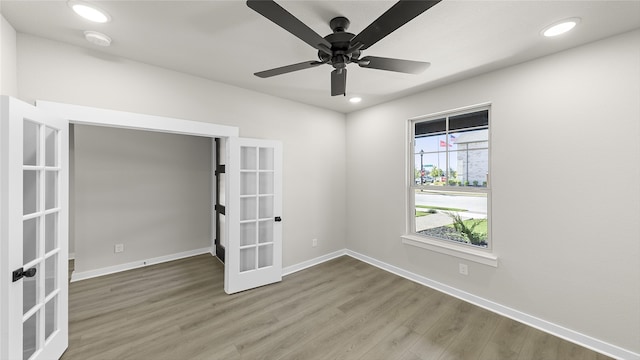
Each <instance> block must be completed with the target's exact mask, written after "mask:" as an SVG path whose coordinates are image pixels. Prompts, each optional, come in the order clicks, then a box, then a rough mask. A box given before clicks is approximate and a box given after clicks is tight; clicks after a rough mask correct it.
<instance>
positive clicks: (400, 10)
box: [247, 0, 441, 96]
mask: <svg viewBox="0 0 640 360" xmlns="http://www.w3.org/2000/svg"><path fill="white" fill-rule="evenodd" d="M440 1H441V0H434V1H415V0H400V1H398V2H397V3H396V4H394V5H393V6H392V7H391V8H390V9H389V10H387V11H386V12H385V13H384V14H382V15H381V16H380V17H379V18H378V19H376V20H375V21H374V22H373V23H371V24H370V25H369V26H367V27H366V28H365V29H364V30H362V32H360V33H359V34H358V35H355V34H352V33H349V32H347V29H348V28H349V25H350V21H349V19H347V18H346V17H343V16H338V17H335V18H333V19H331V21H330V22H329V27H330V28H331V30H332V31H333V33H332V34H329V35H327V36H325V37H321V36H320V35H318V34H317V33H316V32H315V31H313V30H312V29H311V28H309V27H308V26H307V25H305V24H304V23H303V22H302V21H300V20H299V19H298V18H296V17H295V16H293V15H292V14H291V13H289V12H288V11H287V10H285V9H284V8H282V7H281V6H280V5H278V4H277V3H276V2H275V1H273V0H248V1H247V6H249V7H250V8H251V9H253V10H254V11H256V12H257V13H259V14H260V15H262V16H264V17H266V18H267V19H269V20H271V21H272V22H273V23H275V24H276V25H278V26H280V27H282V28H283V29H285V30H287V31H288V32H290V33H291V34H293V35H295V36H296V37H298V38H299V39H300V40H302V41H304V42H306V43H307V44H309V45H310V46H312V47H313V48H315V49H316V50H318V60H312V61H305V62H301V63H297V64H292V65H287V66H282V67H279V68H275V69H270V70H265V71H260V72H257V73H255V74H254V75H256V76H258V77H261V78H267V77H271V76H276V75H282V74H286V73H290V72H293V71H298V70H304V69H309V68H313V67H316V66H320V65H324V64H328V65H331V66H332V67H333V68H334V70H333V71H332V72H331V96H336V95H343V96H346V87H347V65H348V64H351V63H355V64H357V65H358V66H360V67H362V68H367V69H377V70H386V71H395V72H401V73H407V74H420V73H422V72H423V71H424V70H426V69H427V68H428V67H429V65H430V63H428V62H421V61H413V60H401V59H394V58H383V57H378V56H365V57H360V56H361V55H362V51H363V50H366V49H368V48H369V47H370V46H372V45H373V44H375V43H376V42H378V41H380V40H381V39H383V38H384V37H385V36H387V35H389V34H391V33H392V32H394V31H395V30H397V29H398V28H399V27H401V26H402V25H404V24H406V23H408V22H409V21H411V20H412V19H414V18H415V17H416V16H418V15H420V14H422V13H423V12H425V11H427V10H429V9H430V8H431V7H433V6H434V5H436V4H437V3H439V2H440Z"/></svg>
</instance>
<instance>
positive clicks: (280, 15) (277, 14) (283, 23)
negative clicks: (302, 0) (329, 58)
mask: <svg viewBox="0 0 640 360" xmlns="http://www.w3.org/2000/svg"><path fill="white" fill-rule="evenodd" d="M247 6H249V7H250V8H251V9H253V10H255V11H256V12H257V13H259V14H260V15H262V16H264V17H266V18H267V19H269V20H271V21H273V22H274V23H275V24H276V25H278V26H280V27H282V28H283V29H285V30H287V31H288V32H290V33H292V34H293V35H295V36H296V37H298V38H299V39H300V40H302V41H304V42H306V43H307V44H309V45H311V46H313V47H314V48H316V49H318V50H321V51H323V52H327V53H328V54H329V55H331V43H330V42H328V41H327V40H325V39H324V38H323V37H322V36H320V35H318V33H316V32H315V31H313V30H311V28H309V27H308V26H307V25H305V24H304V23H303V22H302V21H300V20H298V18H296V17H295V16H293V15H291V13H290V12H288V11H287V10H285V9H284V8H282V6H280V5H278V4H277V3H276V2H274V1H273V0H247Z"/></svg>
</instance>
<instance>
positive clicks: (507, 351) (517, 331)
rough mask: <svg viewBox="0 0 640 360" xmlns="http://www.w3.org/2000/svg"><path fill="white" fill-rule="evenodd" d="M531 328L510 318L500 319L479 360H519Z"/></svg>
mask: <svg viewBox="0 0 640 360" xmlns="http://www.w3.org/2000/svg"><path fill="white" fill-rule="evenodd" d="M528 330H529V327H527V326H526V325H524V324H522V323H519V322H517V321H515V320H511V319H508V318H505V317H503V318H500V319H499V320H498V326H497V327H496V330H495V331H494V332H493V334H492V335H491V339H490V340H489V342H487V345H486V346H485V347H484V349H483V350H482V353H480V357H479V360H495V359H504V360H512V359H517V358H518V355H519V354H520V350H521V349H522V346H523V344H524V341H525V339H526V336H527V332H528Z"/></svg>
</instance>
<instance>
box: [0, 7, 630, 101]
mask: <svg viewBox="0 0 640 360" xmlns="http://www.w3.org/2000/svg"><path fill="white" fill-rule="evenodd" d="M90 2H92V3H94V4H96V5H98V6H99V7H100V8H102V9H104V10H106V11H107V12H108V13H109V14H110V15H111V17H112V21H111V22H109V23H106V24H95V23H91V22H88V21H86V20H84V19H81V18H79V17H78V16H77V15H75V13H73V12H72V11H71V9H70V8H69V7H68V6H67V3H66V1H59V0H57V1H52V0H48V1H24V0H19V1H14V0H1V1H0V6H1V7H0V11H1V12H2V14H3V16H4V17H5V18H6V19H7V20H8V21H9V23H10V24H12V25H13V27H14V28H15V29H16V31H18V32H20V33H27V34H32V35H36V36H40V37H43V38H47V39H52V40H56V41H61V42H64V43H69V44H73V45H77V46H82V47H86V48H92V49H94V50H97V51H102V52H105V53H108V54H111V55H117V56H121V57H125V58H129V59H133V60H137V61H141V62H144V63H148V64H152V65H157V66H161V67H164V68H168V69H173V70H177V71H180V72H184V73H188V74H192V75H196V76H200V77H203V78H207V79H211V80H215V81H219V82H223V83H226V84H231V85H235V86H239V87H242V88H246V89H252V90H255V91H259V92H263V93H267V94H271V95H274V96H279V97H283V98H287V99H291V100H295V101H299V102H303V103H307V104H311V105H316V106H319V107H323V108H327V109H332V110H336V111H340V112H345V113H346V112H350V111H353V110H356V109H361V108H364V107H368V106H371V105H374V104H378V103H381V102H385V101H389V100H392V99H395V98H398V97H402V96H406V95H408V94H412V93H416V92H419V91H423V90H425V89H428V88H432V87H435V86H439V85H443V84H445V83H448V82H453V81H457V80H460V79H463V78H465V77H470V76H474V75H477V74H481V73H484V72H487V71H491V70H494V69H497V68H501V67H505V66H509V65H513V64H517V63H521V62H523V61H527V60H530V59H534V58H537V57H541V56H544V55H547V54H551V53H554V52H558V51H561V50H564V49H568V48H572V47H575V46H578V45H581V44H585V43H588V42H592V41H595V40H599V39H602V38H605V37H608V36H612V35H615V34H619V33H623V32H627V31H630V30H633V29H637V28H640V0H627V1H593V0H588V1H575V0H574V1H518V0H513V1H480V0H476V1H460V0H444V1H442V2H441V3H439V4H438V5H436V6H434V7H433V8H431V9H430V10H428V11H427V12H425V13H423V14H422V15H420V16H418V17H417V18H415V19H414V20H412V21H411V22H409V23H408V24H406V25H405V26H403V27H401V28H400V29H398V30H397V31H396V32H394V33H392V34H391V35H389V36H387V37H386V38H384V39H382V40H381V41H380V42H378V43H376V44H374V45H373V46H371V48H370V49H367V50H366V51H364V52H363V56H366V55H374V56H382V57H395V58H401V59H409V60H419V61H428V62H431V67H430V68H428V69H427V70H426V71H425V72H424V73H423V74H420V75H409V74H400V73H394V72H387V71H380V70H373V69H364V68H359V67H358V66H357V65H356V64H351V65H349V67H348V71H349V73H348V79H347V97H346V98H345V97H342V96H335V97H331V96H330V72H331V70H332V68H331V67H330V66H329V65H322V66H319V67H316V68H312V69H308V70H302V71H298V72H294V73H289V74H285V75H281V76H276V77H272V78H266V79H261V78H258V77H256V76H254V75H253V73H254V72H257V71H262V70H267V69H271V68H275V67H280V66H284V65H289V64H293V63H298V62H302V61H307V60H316V59H317V55H316V54H317V51H316V50H314V49H313V48H311V47H310V46H308V45H307V44H305V43H304V42H302V41H301V40H299V39H298V38H296V37H294V36H293V35H291V34H290V33H288V32H286V31H285V30H283V29H282V28H280V27H278V26H277V25H275V24H273V23H272V22H270V21H269V20H267V19H265V18H263V17H262V16H261V15H259V14H258V13H256V12H254V11H253V10H251V9H249V8H248V7H247V6H246V4H245V2H244V1H241V0H234V1H221V0H215V1H214V0H209V1H202V0H201V1H154V0H147V1H90ZM277 2H278V3H279V4H280V5H281V6H282V7H284V8H285V9H287V10H288V11H289V12H290V13H292V14H293V15H295V16H296V17H298V18H299V19H300V20H302V21H303V22H304V23H306V24H307V25H308V26H309V27H310V28H311V29H313V30H315V31H316V32H317V33H319V34H320V35H321V36H325V35H328V34H329V33H331V29H330V28H329V25H328V23H329V20H331V19H332V18H333V17H335V16H346V17H347V18H349V19H350V20H351V27H350V28H349V30H348V31H349V32H352V33H354V34H358V33H359V32H360V31H361V30H363V29H364V28H365V27H366V26H367V25H369V24H370V23H371V22H372V21H373V20H375V19H376V18H377V17H378V16H380V15H381V14H382V13H383V12H385V11H386V10H387V9H388V8H389V7H391V6H392V5H393V4H394V3H395V1H387V0H374V1H369V0H358V1H315V0H300V1H284V0H277ZM570 17H580V18H581V19H582V21H581V23H580V24H579V25H578V27H576V29H575V30H573V31H572V32H570V33H567V34H565V35H562V36H560V37H557V38H544V37H543V36H541V35H540V31H541V30H542V29H543V28H544V27H545V26H547V25H550V24H552V23H554V22H557V21H558V20H562V19H565V18H570ZM85 30H95V31H100V32H103V33H105V34H107V35H109V36H110V37H111V38H112V39H113V43H112V45H111V46H110V47H108V48H100V47H97V46H95V45H92V44H90V43H88V42H87V41H86V40H85V39H84V35H83V31H85ZM594 71H596V69H594ZM354 95H358V96H361V97H362V98H363V101H362V102H361V103H360V104H357V105H354V104H350V103H349V102H348V101H347V99H348V98H349V96H354Z"/></svg>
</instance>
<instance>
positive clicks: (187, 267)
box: [62, 255, 607, 360]
mask: <svg viewBox="0 0 640 360" xmlns="http://www.w3.org/2000/svg"><path fill="white" fill-rule="evenodd" d="M72 265H73V264H70V266H72ZM223 271H224V267H223V265H222V264H221V263H220V262H219V261H218V260H216V259H215V258H213V257H211V256H209V255H200V256H195V257H192V258H188V259H181V260H177V261H172V262H169V263H164V264H158V265H154V266H149V267H145V268H141V269H135V270H131V271H126V272H122V273H118V274H112V275H108V276H103V277H99V278H95V279H88V280H83V281H78V282H74V283H71V284H70V287H69V348H68V349H67V351H66V352H65V353H64V355H63V356H62V359H63V360H94V359H95V360H98V359H100V360H112V359H113V360H178V359H190V360H191V359H195V360H205V359H206V360H217V359H224V360H239V359H245V360H247V359H250V360H255V359H264V360H266V359H270V360H271V359H272V360H276V359H283V360H293V359H300V360H316V359H317V360H326V359H345V360H375V359H384V360H419V359H422V360H424V359H438V358H442V359H467V358H480V359H484V360H489V359H523V360H530V359H568V360H571V359H585V360H596V359H597V360H601V359H607V357H605V356H602V355H600V354H597V353H595V352H593V351H590V350H588V349H585V348H582V347H579V346H577V345H575V344H571V343H568V342H566V341H564V340H561V339H559V338H556V337H553V336H551V335H549V334H546V333H543V332H540V331H538V330H535V329H533V328H530V327H527V326H525V325H522V324H519V323H517V322H515V321H512V320H509V319H506V318H504V317H501V316H499V315H496V314H493V313H490V312H488V311H486V310H483V309H480V308H478V307H476V306H474V305H471V304H468V303H466V302H463V301H461V300H458V299H455V298H453V297H450V296H448V295H445V294H442V293H440V292H437V291H435V290H432V289H429V288H426V287H423V286H421V285H418V284H416V283H413V282H411V281H408V280H406V279H403V278H400V277H398V276H396V275H393V274H390V273H388V272H386V271H383V270H380V269H378V268H375V267H373V266H371V265H369V264H366V263H363V262H361V261H358V260H356V259H354V258H351V257H348V256H343V257H340V258H337V259H333V260H331V261H328V262H326V263H323V264H319V265H317V266H314V267H312V268H309V269H305V270H302V271H299V272H296V273H294V274H291V275H289V276H286V277H285V278H284V279H283V281H282V282H280V283H276V284H272V285H269V286H264V287H260V288H257V289H252V290H248V291H245V292H242V293H239V294H234V295H227V294H225V293H224V291H223V283H224V276H223V275H224V274H223Z"/></svg>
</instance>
